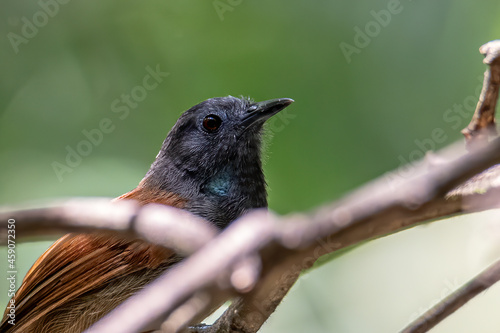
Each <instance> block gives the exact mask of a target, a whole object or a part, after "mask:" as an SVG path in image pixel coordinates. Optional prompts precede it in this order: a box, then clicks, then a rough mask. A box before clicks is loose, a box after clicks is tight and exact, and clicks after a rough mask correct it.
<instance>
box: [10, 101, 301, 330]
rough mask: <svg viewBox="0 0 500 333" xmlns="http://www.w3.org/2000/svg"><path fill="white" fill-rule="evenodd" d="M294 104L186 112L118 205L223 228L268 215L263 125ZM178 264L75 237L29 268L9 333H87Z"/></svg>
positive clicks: (232, 104) (169, 253)
mask: <svg viewBox="0 0 500 333" xmlns="http://www.w3.org/2000/svg"><path fill="white" fill-rule="evenodd" d="M292 102H293V100H292V99H290V98H278V99H272V100H267V101H263V102H254V101H253V100H251V99H249V98H245V97H241V98H237V97H232V96H227V97H215V98H210V99H208V100H205V101H203V102H201V103H199V104H197V105H195V106H193V107H191V108H189V109H188V110H187V111H185V112H184V113H182V114H181V116H180V117H179V118H178V120H177V122H176V123H175V124H174V126H173V127H172V128H171V130H170V131H169V133H168V135H167V137H166V139H165V140H164V141H163V144H162V146H161V149H160V151H159V153H158V155H157V156H156V159H155V160H154V162H153V163H152V164H151V167H150V168H149V170H148V171H147V173H146V175H145V176H144V178H143V179H142V180H141V181H140V182H139V184H138V186H137V187H136V188H134V189H133V190H131V191H130V192H127V193H125V194H123V195H121V196H119V197H117V198H116V199H114V200H115V201H121V200H135V201H136V202H137V203H138V204H140V205H146V204H149V203H156V204H163V205H168V206H172V207H176V208H180V209H183V210H187V211H188V212H190V213H192V214H194V215H197V216H199V217H201V218H203V219H205V220H207V221H208V222H209V223H212V224H213V225H215V226H216V227H217V228H218V229H220V230H222V229H224V228H225V227H227V226H228V225H229V224H230V223H231V222H232V221H234V220H235V219H237V218H238V217H240V216H242V215H244V214H245V213H247V212H248V211H250V210H253V209H257V208H267V191H266V186H267V185H266V181H265V177H264V173H263V169H262V160H261V155H262V153H261V149H262V141H263V133H264V132H265V130H264V126H263V125H264V123H265V122H266V120H267V119H269V118H270V117H272V116H273V115H275V114H277V113H278V112H279V111H281V110H283V109H284V108H286V107H287V106H289V105H290V104H291V103H292ZM181 260H182V257H181V256H180V255H178V254H176V253H175V252H174V251H173V250H170V249H167V248H164V247H161V246H159V245H154V244H151V243H148V242H146V241H144V240H141V239H129V238H124V237H120V235H119V234H117V233H111V232H102V231H101V232H99V233H97V232H93V233H71V234H67V235H65V236H63V237H61V238H60V239H58V240H57V241H56V242H55V243H54V244H53V245H52V246H51V247H50V248H49V249H48V250H47V251H46V252H45V253H43V254H42V256H40V258H39V259H37V261H36V262H35V263H34V264H33V266H32V267H31V269H30V270H29V271H28V273H27V274H26V276H25V277H24V279H23V282H22V284H21V286H20V288H19V289H18V290H17V292H16V294H15V296H14V297H13V298H14V299H15V304H16V321H15V325H11V324H9V322H8V319H9V317H8V316H7V312H8V311H7V310H8V309H6V312H5V314H4V317H3V320H2V322H1V324H0V332H3V333H19V332H30V333H48V332H51V333H54V332H82V331H84V330H85V329H87V328H88V327H90V326H91V325H92V324H93V323H95V322H96V321H98V320H99V319H100V318H101V317H103V316H104V315H106V314H107V313H108V312H110V311H111V310H112V309H113V308H115V307H116V306H118V305H119V304H120V303H121V302H123V301H124V300H125V299H127V298H128V297H130V296H131V295H133V294H134V293H136V292H137V291H139V290H141V289H142V288H143V287H144V286H145V285H146V284H147V283H148V282H151V281H152V280H154V279H155V278H156V277H158V276H159V275H160V274H161V273H163V272H164V271H165V270H167V269H169V268H170V267H172V265H174V264H176V263H178V262H179V261H181Z"/></svg>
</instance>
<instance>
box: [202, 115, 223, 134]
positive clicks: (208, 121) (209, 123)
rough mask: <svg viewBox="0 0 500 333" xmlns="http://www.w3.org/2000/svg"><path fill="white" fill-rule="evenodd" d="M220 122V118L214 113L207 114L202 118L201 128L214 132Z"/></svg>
mask: <svg viewBox="0 0 500 333" xmlns="http://www.w3.org/2000/svg"><path fill="white" fill-rule="evenodd" d="M221 124H222V120H221V119H220V118H219V117H217V116H216V115H214V114H209V115H208V116H206V117H205V118H204V119H203V128H205V130H207V132H215V131H217V130H218V129H219V127H220V125H221Z"/></svg>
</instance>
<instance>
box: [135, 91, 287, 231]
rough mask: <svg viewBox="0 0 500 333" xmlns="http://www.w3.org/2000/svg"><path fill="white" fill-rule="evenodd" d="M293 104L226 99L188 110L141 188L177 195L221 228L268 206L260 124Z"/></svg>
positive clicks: (282, 99)
mask: <svg viewBox="0 0 500 333" xmlns="http://www.w3.org/2000/svg"><path fill="white" fill-rule="evenodd" d="M292 102H293V100H291V99H289V98H280V99H273V100H269V101H264V102H257V103H255V102H253V101H251V100H249V99H245V98H235V97H232V96H228V97H217V98H211V99H208V100H206V101H203V102H201V103H200V104H197V105H195V106H193V107H191V108H190V109H189V110H187V111H185V112H184V113H183V114H182V115H181V116H180V117H179V119H178V120H177V122H176V123H175V125H174V126H173V128H172V129H171V130H170V132H169V133H168V135H167V138H166V139H165V141H164V142H163V145H162V147H161V150H160V152H159V153H158V155H157V157H156V160H155V161H154V163H153V164H152V165H151V168H150V170H149V171H148V173H147V174H146V176H145V178H144V179H143V181H142V183H143V185H146V186H148V187H152V188H154V189H157V190H158V189H159V190H162V191H166V192H169V193H170V192H171V193H175V194H176V195H178V196H179V197H181V198H183V200H185V202H186V205H185V207H184V208H185V209H187V210H189V211H191V212H193V213H194V214H197V215H199V216H201V217H203V218H205V219H207V220H209V221H211V222H212V223H214V224H215V225H217V226H219V227H225V226H226V225H227V224H229V223H230V222H231V221H232V220H234V219H235V218H237V217H238V216H240V215H242V214H243V213H244V212H246V211H248V210H250V209H253V208H262V207H266V206H267V195H266V186H265V179H264V174H263V172H262V163H261V142H262V140H261V137H262V132H263V124H264V123H265V121H266V120H267V119H269V118H270V117H272V116H273V115H275V114H276V113H278V112H279V111H281V110H282V109H284V108H285V107H287V106H288V105H290V104H291V103H292Z"/></svg>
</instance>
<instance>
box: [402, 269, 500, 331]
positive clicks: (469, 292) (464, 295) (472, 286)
mask: <svg viewBox="0 0 500 333" xmlns="http://www.w3.org/2000/svg"><path fill="white" fill-rule="evenodd" d="M499 280H500V260H499V261H497V262H495V263H494V264H492V265H491V266H490V267H488V268H486V269H485V270H484V271H483V272H482V273H481V274H479V275H478V276H476V277H475V278H474V279H472V280H471V281H469V282H467V283H466V284H465V285H463V286H462V287H461V288H460V289H458V290H457V291H455V292H454V293H453V294H451V295H449V296H448V297H446V298H445V299H444V300H442V301H441V302H439V303H438V304H436V305H435V306H434V307H433V308H432V309H430V310H428V311H427V312H426V313H424V314H423V315H422V316H420V317H419V318H417V319H416V320H415V321H414V322H412V323H411V324H410V325H408V327H406V328H405V329H404V330H402V331H401V332H400V333H424V332H427V331H428V330H430V329H431V328H433V327H434V326H436V325H437V324H439V323H440V322H441V321H442V320H443V319H445V318H446V317H448V316H449V315H450V314H452V313H453V312H455V311H456V310H458V309H459V308H461V307H462V306H463V305H465V303H467V302H468V301H470V300H471V299H473V298H474V297H476V296H477V295H479V294H480V293H481V292H483V291H485V290H486V289H488V288H489V287H491V286H492V285H494V284H495V283H497V282H498V281H499Z"/></svg>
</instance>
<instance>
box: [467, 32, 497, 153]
mask: <svg viewBox="0 0 500 333" xmlns="http://www.w3.org/2000/svg"><path fill="white" fill-rule="evenodd" d="M479 52H481V54H483V55H484V56H485V58H484V60H483V62H484V63H485V64H487V65H489V66H490V68H489V69H487V70H486V72H484V81H483V89H482V90H481V95H480V96H479V101H478V103H477V106H476V111H475V112H474V116H473V117H472V120H471V122H470V124H469V125H468V126H467V127H466V128H464V129H463V130H462V134H463V135H464V136H465V141H466V144H467V147H471V146H472V145H474V144H476V143H482V144H484V143H485V142H487V141H488V136H489V135H496V134H497V130H496V126H495V109H496V105H497V100H498V89H499V87H500V60H499V55H500V40H494V41H491V42H489V43H486V44H484V45H483V46H481V47H480V48H479Z"/></svg>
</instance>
